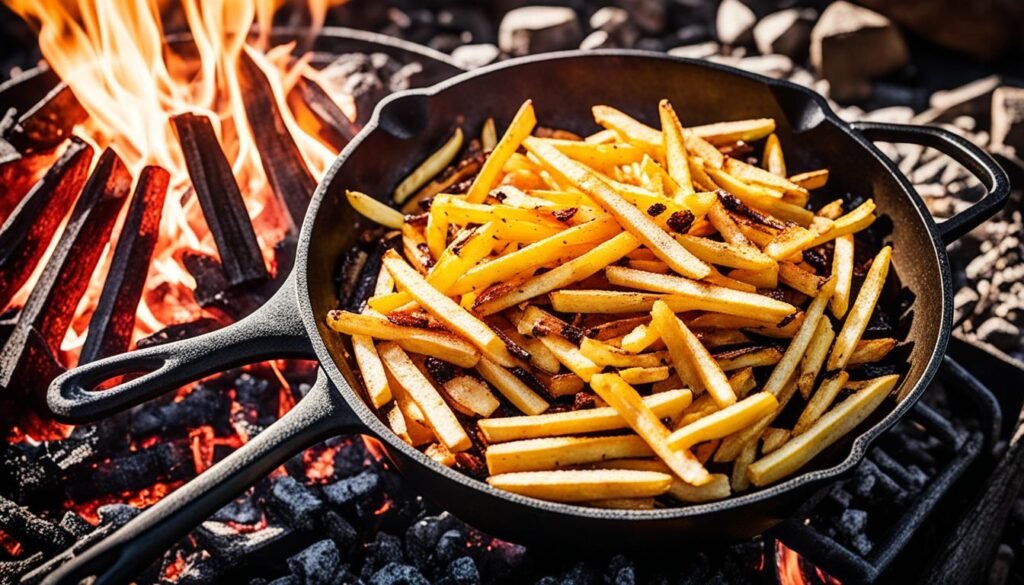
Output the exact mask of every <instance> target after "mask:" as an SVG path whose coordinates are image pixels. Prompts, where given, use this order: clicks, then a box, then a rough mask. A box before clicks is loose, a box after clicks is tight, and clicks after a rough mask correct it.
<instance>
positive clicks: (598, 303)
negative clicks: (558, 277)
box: [549, 290, 701, 314]
mask: <svg viewBox="0 0 1024 585" xmlns="http://www.w3.org/2000/svg"><path fill="white" fill-rule="evenodd" d="M549 298H550V299H551V308H552V309H554V310H556V311H558V312H560V313H591V314H610V313H640V312H650V310H651V308H653V307H654V303H655V301H659V300H660V301H664V302H665V303H667V304H668V306H669V307H670V308H671V309H672V310H673V311H676V312H681V311H689V310H693V309H699V308H701V304H700V303H695V302H693V301H691V300H690V299H687V298H684V297H681V296H676V295H668V294H661V293H644V292H635V291H617V290H558V291H555V292H553V293H551V294H550V295H549Z"/></svg>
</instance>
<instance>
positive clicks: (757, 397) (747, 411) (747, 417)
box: [668, 392, 779, 449]
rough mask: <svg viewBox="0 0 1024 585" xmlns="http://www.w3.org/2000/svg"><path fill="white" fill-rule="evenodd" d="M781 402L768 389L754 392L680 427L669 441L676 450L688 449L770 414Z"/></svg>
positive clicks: (735, 430)
mask: <svg viewBox="0 0 1024 585" xmlns="http://www.w3.org/2000/svg"><path fill="white" fill-rule="evenodd" d="M778 405H779V401H778V399H776V398H775V396H774V395H772V394H770V393H768V392H758V393H756V394H751V395H750V396H748V397H746V398H744V399H743V400H740V401H739V402H737V403H735V404H730V405H729V406H726V407H725V408H722V409H721V410H719V411H717V412H714V413H712V414H709V415H707V416H705V417H703V418H701V419H700V420H697V421H695V422H692V423H690V424H688V425H686V426H683V427H681V428H679V429H678V430H676V431H675V432H673V433H672V435H671V436H669V438H668V444H669V446H670V447H672V448H673V449H689V448H690V447H693V446H694V445H696V444H697V443H702V442H704V441H710V440H712V439H721V438H723V437H727V436H729V435H731V434H733V433H735V432H737V431H740V430H742V429H745V428H747V427H748V426H750V425H751V424H753V423H755V422H757V421H758V420H760V419H761V418H763V417H765V416H767V415H768V414H769V413H771V412H772V411H773V410H774V409H775V408H776V407H778Z"/></svg>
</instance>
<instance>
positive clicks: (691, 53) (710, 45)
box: [668, 41, 720, 59]
mask: <svg viewBox="0 0 1024 585" xmlns="http://www.w3.org/2000/svg"><path fill="white" fill-rule="evenodd" d="M719 48H720V47H719V45H718V43H716V42H715V41H708V42H706V43H697V44H696V45H684V46H682V47H675V48H672V49H669V50H668V54H669V55H674V56H676V57H685V58H687V59H706V58H708V57H710V56H712V55H716V54H718V50H719Z"/></svg>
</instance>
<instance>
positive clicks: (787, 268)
mask: <svg viewBox="0 0 1024 585" xmlns="http://www.w3.org/2000/svg"><path fill="white" fill-rule="evenodd" d="M833 274H835V271H833ZM779 280H781V281H782V284H784V285H786V286H788V287H789V288H791V289H793V290H795V291H799V292H802V293H804V294H805V295H807V296H809V297H813V296H816V295H817V294H818V291H819V290H821V287H822V285H823V284H825V281H826V279H824V278H822V277H820V276H818V275H817V274H813V273H811V272H808V271H806V270H804V269H802V268H800V267H799V266H797V265H796V264H793V263H792V262H780V263H779ZM838 282H839V281H838V280H837V281H836V288H837V289H838V288H839V284H838ZM832 295H833V296H832V300H833V301H834V300H835V293H832Z"/></svg>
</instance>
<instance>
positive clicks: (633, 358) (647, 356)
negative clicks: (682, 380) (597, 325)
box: [580, 337, 666, 368]
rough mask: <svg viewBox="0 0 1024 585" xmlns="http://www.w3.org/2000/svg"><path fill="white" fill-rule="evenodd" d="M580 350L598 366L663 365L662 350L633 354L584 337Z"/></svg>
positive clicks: (644, 366) (643, 366)
mask: <svg viewBox="0 0 1024 585" xmlns="http://www.w3.org/2000/svg"><path fill="white" fill-rule="evenodd" d="M580 351H581V352H582V353H583V355H585V356H587V358H589V359H590V361H592V362H594V363H595V364H597V365H599V366H612V367H616V368H656V367H658V366H661V365H664V363H665V362H664V361H663V360H665V358H666V355H665V354H664V352H655V353H641V354H634V353H629V352H628V351H624V350H622V349H620V348H618V347H615V346H613V345H609V344H607V343H604V342H603V341H598V340H596V339H591V338H589V337H584V338H583V341H582V342H581V343H580Z"/></svg>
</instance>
